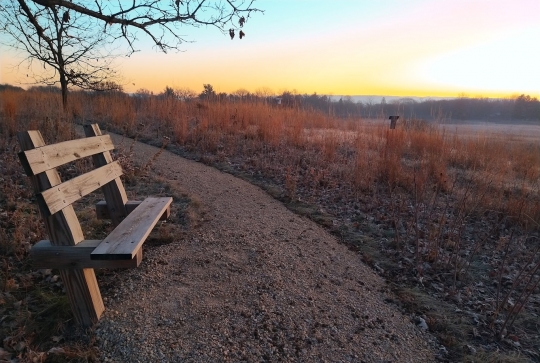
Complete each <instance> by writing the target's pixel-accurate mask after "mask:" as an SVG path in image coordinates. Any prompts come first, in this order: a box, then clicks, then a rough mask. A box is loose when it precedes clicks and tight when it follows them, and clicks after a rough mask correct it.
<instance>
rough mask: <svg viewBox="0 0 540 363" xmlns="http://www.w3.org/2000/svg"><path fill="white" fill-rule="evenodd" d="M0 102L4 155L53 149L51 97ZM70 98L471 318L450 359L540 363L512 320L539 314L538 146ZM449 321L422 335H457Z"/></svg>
mask: <svg viewBox="0 0 540 363" xmlns="http://www.w3.org/2000/svg"><path fill="white" fill-rule="evenodd" d="M0 100H1V101H0V102H1V104H0V110H1V111H0V112H1V115H0V117H1V120H2V123H1V128H0V131H1V132H2V138H1V140H0V143H2V150H3V152H4V154H5V155H7V154H13V151H12V150H13V149H16V147H15V146H14V144H13V142H12V141H10V138H11V137H12V136H11V135H13V133H14V132H15V131H17V130H21V129H28V128H29V127H31V128H38V129H41V130H50V135H49V137H51V138H54V137H58V136H57V135H58V134H59V133H60V131H61V130H60V128H59V127H58V126H55V125H59V124H60V123H61V120H62V119H63V117H64V116H63V115H62V114H60V113H59V112H60V109H61V107H58V105H59V98H58V96H57V95H54V94H43V93H32V92H23V93H17V92H11V93H10V92H4V94H2V95H1V98H0ZM71 100H72V104H71V106H70V111H69V116H68V118H69V119H70V120H72V119H74V120H76V121H78V122H90V121H92V122H96V121H98V122H100V123H101V124H102V128H104V129H110V130H112V131H116V132H120V133H123V134H125V135H127V136H131V137H133V138H136V139H139V140H142V141H147V142H150V143H154V144H156V145H159V146H161V145H164V146H163V147H166V148H167V149H169V150H173V151H175V152H178V153H180V154H182V155H184V156H188V157H192V158H196V159H199V160H201V161H204V162H206V163H209V164H212V165H215V166H218V167H221V168H223V169H225V170H227V171H229V172H233V173H236V174H238V175H240V176H243V177H245V178H247V179H249V180H250V181H252V182H255V183H258V184H260V185H262V186H263V187H266V188H267V190H269V192H270V193H271V194H272V195H274V196H276V197H277V198H280V199H281V200H283V201H285V202H286V203H288V205H289V206H291V208H293V209H295V210H298V211H299V212H301V213H304V214H307V215H309V216H311V217H313V218H314V219H315V220H318V221H319V222H320V223H323V224H324V225H325V226H327V227H329V228H330V229H332V230H333V232H334V233H336V234H337V235H338V236H340V237H341V238H342V239H343V240H344V241H345V242H347V243H349V244H350V245H351V246H352V248H354V249H357V250H359V251H360V252H361V253H363V255H364V258H365V260H366V261H367V262H368V263H370V264H372V265H373V266H374V267H375V268H376V269H377V270H379V272H381V271H383V272H381V273H383V274H385V275H386V276H387V277H389V278H392V279H393V280H394V281H395V283H397V284H400V285H403V286H408V287H409V288H414V289H417V288H418V289H420V290H421V291H423V293H424V294H426V295H429V296H432V297H434V298H436V299H438V300H439V301H445V303H446V304H449V305H448V306H451V307H452V308H451V309H450V308H449V309H448V311H455V310H456V309H458V310H460V311H461V310H463V311H465V310H466V311H467V312H469V311H474V312H475V314H478V316H480V318H479V319H477V320H478V321H479V323H474V324H479V326H475V329H477V330H480V333H479V334H480V335H481V336H480V337H479V338H474V339H472V338H470V337H460V336H455V337H452V339H450V338H449V337H448V336H449V334H448V333H444V334H442V335H441V337H446V338H444V339H449V340H452V342H451V344H449V345H451V346H450V347H449V349H450V350H451V352H450V357H452V358H453V359H463V358H464V357H465V355H466V354H468V353H467V350H464V349H463V345H464V344H465V345H471V346H475V345H476V346H481V349H480V348H479V349H477V351H479V352H480V351H482V352H484V350H486V352H485V354H484V353H482V354H479V355H478V360H475V361H497V359H496V358H493V357H494V356H493V354H494V353H493V352H492V351H489V350H490V349H503V350H512V349H516V351H527V353H524V356H527V357H529V358H531V357H532V358H531V359H535V358H534V357H538V359H540V346H539V345H538V342H537V341H536V342H535V341H534V339H536V338H537V337H538V330H537V325H536V332H534V329H535V326H532V325H531V324H530V323H529V324H528V325H527V324H524V323H521V320H520V319H516V316H518V315H519V313H520V312H521V313H533V314H539V313H540V306H539V305H538V300H539V286H538V283H539V281H540V273H539V271H538V266H539V264H540V256H539V255H538V253H537V252H536V251H537V247H538V245H539V238H540V235H539V226H540V193H539V192H540V147H539V145H538V143H531V142H528V141H526V140H525V141H521V140H516V139H515V138H513V139H508V140H507V139H504V138H495V137H493V135H490V134H488V133H486V134H481V133H476V134H475V135H467V136H466V137H462V136H461V135H460V134H456V133H451V132H446V131H445V130H444V128H442V127H439V126H437V125H429V124H427V123H425V122H422V121H418V120H409V121H407V122H405V123H402V124H398V128H397V129H396V130H389V129H388V125H387V121H383V120H358V119H354V120H353V119H348V120H342V119H337V118H334V117H330V116H327V115H323V114H320V113H315V112H310V111H306V110H302V109H299V108H286V107H276V106H272V105H270V104H266V103H263V102H260V103H243V102H237V103H233V102H221V103H208V102H197V101H193V102H181V101H178V100H175V99H172V98H157V97H149V98H134V97H129V96H127V95H123V94H96V95H87V94H84V93H77V94H73V95H72V97H71ZM51 105H52V106H51ZM55 105H56V106H55ZM164 140H167V141H166V143H167V145H165V144H164ZM4 157H8V156H4ZM9 157H10V158H12V156H9ZM10 163H14V165H15V164H16V163H15V161H10ZM17 167H18V165H15V166H14V167H13V173H15V175H18V173H20V168H18V169H17ZM143 169H144V168H143ZM137 179H138V178H137V177H136V178H134V179H133V180H137ZM6 192H8V193H10V194H11V193H13V191H12V190H9V191H6ZM10 198H11V199H9V200H12V201H13V200H15V201H16V200H17V197H16V196H12V197H10ZM6 200H8V199H7V198H6ZM13 203H15V202H13ZM2 208H3V209H5V207H2ZM10 217H11V218H12V220H16V221H18V222H16V223H21V224H22V222H21V221H23V220H24V216H22V215H20V214H17V215H12V214H10ZM24 223H27V222H24ZM36 223H37V222H36ZM415 296H416V295H415ZM414 299H416V300H419V301H420V302H419V303H422V299H420V298H414ZM425 304H427V303H425ZM405 305H408V304H405ZM413 305H414V304H413ZM424 307H425V306H424ZM458 315H463V313H462V314H458ZM536 316H538V315H536ZM458 318H459V319H461V318H460V317H459V316H453V317H452V316H451V317H449V318H448V319H447V320H448V322H447V323H446V324H447V327H446V328H445V327H441V326H440V324H437V327H436V328H435V327H434V328H433V329H432V330H433V331H434V332H435V333H437V332H455V331H456V330H455V329H456V327H459V326H456V325H455V324H454V323H453V321H454V320H455V319H458ZM465 320H468V321H469V322H467V323H466V324H468V325H467V326H468V329H469V328H470V329H472V328H471V326H472V325H471V324H473V323H471V321H470V320H471V319H465ZM512 323H513V325H512ZM460 324H461V323H460ZM533 325H534V324H533ZM452 334H453V333H452ZM508 337H510V338H508ZM509 339H510V340H509ZM515 339H517V340H515ZM512 341H513V342H515V341H518V342H519V343H520V347H517V345H516V344H513V343H512V344H513V346H512V344H511V342H512ZM534 354H537V355H536V356H535V355H534ZM511 355H512V354H511ZM518 355H519V354H518ZM483 356H485V357H489V358H486V359H483V358H482V359H480V357H483ZM501 357H502V356H501ZM467 359H469V358H467ZM499 361H505V360H504V359H502V360H499Z"/></svg>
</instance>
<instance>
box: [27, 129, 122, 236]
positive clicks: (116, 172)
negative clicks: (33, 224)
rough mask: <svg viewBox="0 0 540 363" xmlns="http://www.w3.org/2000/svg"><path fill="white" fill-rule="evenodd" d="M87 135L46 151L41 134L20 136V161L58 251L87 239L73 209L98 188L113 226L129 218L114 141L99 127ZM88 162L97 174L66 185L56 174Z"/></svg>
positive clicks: (47, 146) (76, 179) (55, 145)
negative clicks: (87, 159) (84, 160)
mask: <svg viewBox="0 0 540 363" xmlns="http://www.w3.org/2000/svg"><path fill="white" fill-rule="evenodd" d="M84 131H85V135H86V136H87V137H86V138H82V139H77V140H70V141H64V142H61V143H58V144H53V145H46V144H45V142H44V140H43V137H42V136H41V133H40V132H39V131H26V132H22V133H19V134H18V138H19V143H20V145H21V149H22V150H23V151H21V153H19V158H20V160H21V163H22V165H23V168H24V169H25V172H26V174H27V175H28V176H30V177H31V178H32V181H33V184H34V191H35V193H36V197H37V201H38V204H39V208H40V211H41V213H42V215H43V217H44V219H45V223H46V225H47V229H48V232H49V237H50V240H51V244H53V245H75V244H77V243H78V242H80V241H82V240H83V239H84V236H83V233H82V230H81V227H80V224H79V221H78V219H77V216H76V215H75V212H74V210H73V207H72V204H73V203H74V202H76V201H77V200H79V199H80V198H82V197H84V196H85V195H87V194H89V193H91V192H93V191H95V190H96V189H98V188H101V189H102V190H103V192H104V195H105V200H106V202H107V207H108V208H109V215H110V217H111V220H112V222H113V224H115V225H117V224H119V223H120V221H121V220H122V219H123V218H125V217H126V215H127V213H126V208H125V205H126V203H127V196H126V192H125V189H124V186H123V184H122V182H121V180H120V176H121V175H122V168H121V166H120V164H119V163H118V162H116V161H115V162H113V161H112V157H111V155H110V151H111V150H113V149H114V144H113V142H112V140H111V138H110V136H109V135H102V134H101V131H100V129H99V126H98V125H87V126H85V127H84ZM85 157H92V159H93V163H94V166H95V169H93V170H92V171H90V172H87V173H84V174H82V175H79V176H77V177H75V178H72V179H70V180H67V181H64V182H62V180H61V179H60V175H59V174H58V172H57V170H56V168H57V167H59V166H62V165H64V164H67V163H70V162H73V161H76V160H79V159H81V158H85Z"/></svg>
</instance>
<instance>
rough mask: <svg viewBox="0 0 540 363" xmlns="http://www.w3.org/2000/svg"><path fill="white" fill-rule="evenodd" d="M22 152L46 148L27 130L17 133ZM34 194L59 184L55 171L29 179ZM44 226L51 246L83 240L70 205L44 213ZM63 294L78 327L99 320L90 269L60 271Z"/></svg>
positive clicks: (101, 308)
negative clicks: (54, 211) (48, 213)
mask: <svg viewBox="0 0 540 363" xmlns="http://www.w3.org/2000/svg"><path fill="white" fill-rule="evenodd" d="M17 138H18V140H19V144H20V146H21V150H22V151H26V150H31V149H34V148H37V147H41V146H45V141H44V140H43V137H42V136H41V133H40V132H39V131H27V132H20V133H18V134H17ZM31 180H32V184H33V185H34V191H35V192H36V193H39V192H41V191H44V190H47V189H49V188H51V187H54V186H56V185H59V184H60V183H61V179H60V176H59V175H58V172H57V171H56V169H51V170H48V171H46V172H44V173H40V174H38V175H36V176H33V177H31ZM44 216H45V217H44V220H45V225H46V226H47V231H48V234H49V238H50V239H51V244H52V245H58V246H60V245H63V246H73V245H76V244H77V243H79V242H80V241H82V240H83V239H84V235H83V233H82V230H81V226H80V224H79V221H78V219H77V216H76V215H75V211H74V210H73V207H72V206H71V205H70V206H68V207H67V208H64V209H63V210H62V211H60V212H59V213H55V214H53V215H51V216H46V214H44ZM60 276H61V277H62V281H63V282H64V286H65V288H66V292H67V295H68V298H69V301H70V304H71V308H72V310H73V315H74V316H75V320H76V321H77V323H78V324H79V325H83V326H91V325H92V324H94V323H96V322H97V321H98V320H99V317H100V316H101V314H102V313H103V311H104V310H105V307H104V306H103V300H102V299H101V294H100V292H99V287H98V284H97V281H96V275H95V274H94V270H92V269H70V270H65V269H61V270H60Z"/></svg>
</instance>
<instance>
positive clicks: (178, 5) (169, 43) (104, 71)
mask: <svg viewBox="0 0 540 363" xmlns="http://www.w3.org/2000/svg"><path fill="white" fill-rule="evenodd" d="M253 2H254V0H226V1H219V0H212V1H210V0H184V1H180V0H175V1H156V0H133V1H129V2H126V1H122V0H116V1H106V0H94V1H86V0H74V1H67V0H16V1H15V0H13V1H3V2H0V13H1V14H2V17H1V18H0V32H4V33H5V34H7V35H8V36H9V39H10V42H9V43H7V45H8V46H10V47H12V48H14V49H17V50H19V51H21V52H22V53H24V54H25V55H26V59H25V61H27V63H28V68H29V72H28V74H27V76H28V77H29V78H31V79H32V80H33V82H30V83H34V84H46V85H54V84H57V83H60V86H61V89H62V100H63V103H64V109H65V108H66V105H67V89H68V87H69V86H76V87H80V88H84V89H96V90H105V89H104V88H103V87H106V86H107V85H114V86H115V87H117V86H118V82H117V73H116V71H115V67H114V64H113V61H114V59H116V58H117V57H118V56H129V55H130V54H132V53H133V52H135V51H137V48H136V43H137V41H138V36H139V35H141V34H143V35H145V36H147V37H149V38H150V39H151V41H152V42H153V44H154V46H155V47H157V49H158V50H160V51H162V52H168V51H170V50H180V46H181V44H183V43H184V42H186V40H185V39H184V38H183V36H182V35H181V33H180V29H181V28H183V29H185V27H186V26H192V27H199V26H203V25H204V26H213V27H216V28H217V29H218V30H220V31H221V32H222V33H225V32H226V30H225V29H226V28H229V27H233V28H237V27H238V26H239V27H243V26H244V24H245V23H246V21H247V19H248V18H249V17H250V15H251V14H252V13H253V12H257V11H260V10H258V9H256V8H254V7H253ZM236 24H238V25H236ZM231 29H232V28H231ZM242 35H243V32H242ZM119 41H123V42H122V43H120V42H119ZM37 66H39V67H40V69H39V71H38V69H37ZM41 66H43V70H41ZM30 75H31V76H30Z"/></svg>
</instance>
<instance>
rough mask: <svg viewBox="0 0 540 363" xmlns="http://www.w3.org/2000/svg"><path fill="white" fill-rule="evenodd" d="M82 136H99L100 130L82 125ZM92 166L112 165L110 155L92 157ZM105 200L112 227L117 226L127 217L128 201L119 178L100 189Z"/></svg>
mask: <svg viewBox="0 0 540 363" xmlns="http://www.w3.org/2000/svg"><path fill="white" fill-rule="evenodd" d="M84 134H85V136H86V137H92V136H101V130H100V128H99V126H98V124H92V125H84ZM92 160H93V162H94V166H95V167H96V168H99V167H100V166H105V165H107V164H109V163H112V157H111V153H110V152H108V151H105V152H102V153H99V154H96V155H92ZM101 190H102V191H103V195H104V196H105V200H106V201H107V209H108V210H109V216H110V218H111V221H112V223H113V225H115V226H117V225H119V224H120V222H122V220H123V219H124V218H126V216H127V215H128V213H127V211H126V203H127V201H128V198H127V194H126V190H125V189H124V185H123V184H122V181H121V180H120V178H116V179H114V180H113V181H111V182H109V183H107V184H105V185H104V186H102V187H101Z"/></svg>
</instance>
